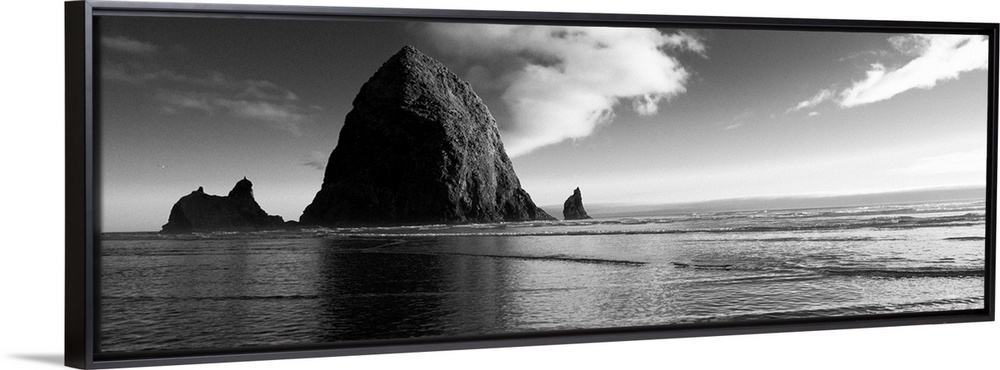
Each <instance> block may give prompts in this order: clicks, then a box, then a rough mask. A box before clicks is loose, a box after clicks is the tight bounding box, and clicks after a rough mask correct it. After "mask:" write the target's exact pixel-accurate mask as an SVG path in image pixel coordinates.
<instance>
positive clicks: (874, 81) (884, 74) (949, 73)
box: [839, 35, 989, 108]
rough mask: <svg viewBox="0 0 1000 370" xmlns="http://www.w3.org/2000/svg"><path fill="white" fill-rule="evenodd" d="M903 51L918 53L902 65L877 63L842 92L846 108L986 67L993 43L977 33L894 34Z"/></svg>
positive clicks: (894, 42)
mask: <svg viewBox="0 0 1000 370" xmlns="http://www.w3.org/2000/svg"><path fill="white" fill-rule="evenodd" d="M890 42H891V43H892V44H893V46H894V47H895V48H896V49H897V50H899V51H900V52H901V53H904V54H906V55H915V56H916V57H915V58H914V59H913V60H911V61H910V62H908V63H906V64H905V65H903V66H902V67H899V68H890V67H886V66H885V65H883V64H880V63H874V64H872V65H871V66H870V68H869V69H868V71H866V72H865V78H864V79H862V80H860V81H855V82H854V83H853V85H851V87H849V88H847V89H845V90H844V91H842V92H841V93H840V96H839V99H840V100H839V104H840V106H842V107H847V108H849V107H855V106H859V105H864V104H870V103H874V102H878V101H882V100H887V99H889V98H892V97H893V96H896V95H897V94H899V93H902V92H904V91H908V90H912V89H918V88H919V89H930V88H932V87H934V86H935V85H937V83H938V82H940V81H947V80H952V79H956V78H958V75H959V74H960V73H962V72H968V71H973V70H977V69H985V68H986V64H987V59H988V58H987V51H988V50H989V42H988V40H987V39H986V37H985V36H977V35H910V36H906V37H899V36H897V37H893V38H891V39H890Z"/></svg>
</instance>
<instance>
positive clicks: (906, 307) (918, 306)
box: [680, 296, 985, 323]
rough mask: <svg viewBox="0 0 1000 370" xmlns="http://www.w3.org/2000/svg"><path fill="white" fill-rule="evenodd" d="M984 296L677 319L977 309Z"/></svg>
mask: <svg viewBox="0 0 1000 370" xmlns="http://www.w3.org/2000/svg"><path fill="white" fill-rule="evenodd" d="M983 307H985V306H984V299H983V297H982V296H980V297H960V298H943V299H937V300H929V301H918V302H899V303H879V304H865V305H844V306H839V307H826V308H815V309H804V310H773V311H758V312H752V313H740V314H735V315H715V316H704V317H688V318H684V319H682V320H681V322H680V323H702V322H728V321H751V320H778V319H793V318H815V317H835V316H852V315H875V314H890V313H901V312H926V311H953V310H958V309H981V308H983Z"/></svg>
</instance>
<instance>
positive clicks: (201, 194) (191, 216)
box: [161, 177, 284, 233]
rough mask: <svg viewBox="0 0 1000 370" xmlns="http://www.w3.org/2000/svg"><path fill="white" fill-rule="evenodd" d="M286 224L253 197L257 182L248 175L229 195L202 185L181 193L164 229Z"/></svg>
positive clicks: (179, 230)
mask: <svg viewBox="0 0 1000 370" xmlns="http://www.w3.org/2000/svg"><path fill="white" fill-rule="evenodd" d="M283 226H284V221H283V220H282V219H281V217H280V216H270V215H268V214H267V212H264V210H263V209H261V208H260V205H258V204H257V201H256V200H254V198H253V183H251V182H250V180H247V179H246V177H244V178H243V180H240V181H239V182H237V183H236V186H233V190H230V191H229V195H227V196H218V195H209V194H205V189H203V188H201V187H199V188H198V190H195V191H192V192H191V194H188V195H185V196H184V197H181V199H180V200H178V201H177V203H174V207H173V208H171V209H170V217H169V218H168V220H167V224H166V225H163V230H161V232H164V233H183V232H192V231H236V230H261V229H275V228H281V227H283Z"/></svg>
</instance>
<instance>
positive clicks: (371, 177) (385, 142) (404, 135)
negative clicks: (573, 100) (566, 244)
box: [299, 46, 554, 226]
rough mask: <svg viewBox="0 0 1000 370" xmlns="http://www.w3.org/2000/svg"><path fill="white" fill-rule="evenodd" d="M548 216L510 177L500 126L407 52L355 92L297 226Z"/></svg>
mask: <svg viewBox="0 0 1000 370" xmlns="http://www.w3.org/2000/svg"><path fill="white" fill-rule="evenodd" d="M551 219H554V218H552V216H549V215H548V214H547V213H545V211H542V210H541V209H539V208H538V207H536V206H535V203H534V202H532V201H531V197H530V196H529V195H528V193H527V192H525V191H524V189H521V183H520V181H519V180H518V178H517V175H516V174H515V173H514V168H513V166H512V165H511V162H510V159H509V158H508V157H507V153H506V152H505V151H504V148H503V143H502V142H501V141H500V132H499V130H498V129H497V124H496V120H494V119H493V116H492V115H491V114H490V112H489V110H488V109H487V108H486V105H485V104H483V101H482V100H481V99H480V98H479V96H477V95H476V93H475V92H473V91H472V87H471V86H469V84H468V83H466V82H464V81H462V80H461V79H459V78H458V76H456V75H455V74H454V73H452V72H451V71H449V70H448V69H447V68H446V67H445V66H444V65H442V64H441V63H439V62H438V61H436V60H434V59H432V58H430V57H428V56H427V55H424V54H423V53H421V52H420V51H418V50H417V49H415V48H413V47H411V46H407V47H404V48H403V49H402V50H400V51H399V52H398V53H396V55H394V56H392V57H391V58H390V59H389V60H388V61H386V62H385V63H384V64H383V65H382V67H381V68H380V69H379V70H378V71H377V72H375V74H374V75H373V76H372V77H371V78H370V79H369V80H368V82H366V83H365V84H364V86H362V87H361V91H360V92H359V93H358V95H357V96H356V97H355V98H354V108H353V109H352V110H351V112H350V113H348V114H347V118H346V120H345V122H344V127H343V129H341V131H340V140H339V142H338V144H337V147H336V148H335V149H334V150H333V153H332V154H330V160H329V162H328V163H327V166H326V175H325V176H324V178H323V186H322V188H321V189H320V191H319V192H318V193H317V194H316V197H315V198H314V199H313V201H312V204H310V205H309V206H308V207H306V209H305V211H304V212H303V213H302V217H301V218H300V220H299V221H300V222H301V223H303V224H315V225H324V226H340V225H399V224H422V223H466V222H499V221H525V220H551Z"/></svg>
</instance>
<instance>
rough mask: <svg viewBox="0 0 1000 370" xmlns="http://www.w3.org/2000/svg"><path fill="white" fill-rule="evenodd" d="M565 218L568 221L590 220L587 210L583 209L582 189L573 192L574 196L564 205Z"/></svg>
mask: <svg viewBox="0 0 1000 370" xmlns="http://www.w3.org/2000/svg"><path fill="white" fill-rule="evenodd" d="M563 218H564V219H567V220H586V219H590V216H589V215H587V210H585V209H583V195H580V188H576V190H573V195H570V196H569V198H567V199H566V202H564V203H563Z"/></svg>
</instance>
